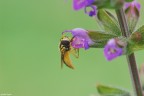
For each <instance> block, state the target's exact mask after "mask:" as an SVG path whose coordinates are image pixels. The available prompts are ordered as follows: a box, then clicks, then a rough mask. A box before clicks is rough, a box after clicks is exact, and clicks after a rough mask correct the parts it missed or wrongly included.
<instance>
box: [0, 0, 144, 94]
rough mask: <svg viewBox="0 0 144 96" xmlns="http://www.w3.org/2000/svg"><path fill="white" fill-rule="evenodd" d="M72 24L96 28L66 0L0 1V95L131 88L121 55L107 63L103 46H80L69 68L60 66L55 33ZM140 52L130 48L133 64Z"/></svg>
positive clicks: (143, 14) (142, 59)
mask: <svg viewBox="0 0 144 96" xmlns="http://www.w3.org/2000/svg"><path fill="white" fill-rule="evenodd" d="M139 1H140V2H141V4H142V5H143V4H144V1H143V0H139ZM143 8H144V7H143V6H142V8H141V9H142V10H141V18H140V21H139V24H138V26H140V25H141V24H143V23H144V21H143V20H144V19H143V18H144V12H143V11H144V10H143ZM76 27H80V28H84V29H91V30H100V28H99V26H98V24H97V23H96V21H95V20H94V19H93V18H90V17H88V16H87V15H85V14H84V12H83V10H80V11H74V10H73V9H72V0H0V94H11V95H12V96H94V95H96V94H97V90H96V85H97V84H106V85H113V86H120V87H122V88H125V89H127V90H129V91H131V90H132V86H131V80H130V75H129V70H128V65H127V63H126V58H125V56H121V57H119V58H117V59H115V60H113V61H111V62H108V61H106V59H105V58H104V56H103V49H90V50H87V51H85V50H83V49H81V50H80V58H79V59H76V58H73V57H72V60H73V63H74V66H75V70H71V69H69V68H67V67H66V66H64V68H63V69H61V68H60V53H59V50H58V44H59V40H60V38H61V32H62V31H64V30H66V29H73V28H76ZM143 52H144V51H138V52H136V53H135V54H136V59H137V63H138V67H139V66H140V65H141V64H142V63H144V56H143Z"/></svg>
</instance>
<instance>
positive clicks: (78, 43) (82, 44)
mask: <svg viewBox="0 0 144 96" xmlns="http://www.w3.org/2000/svg"><path fill="white" fill-rule="evenodd" d="M65 32H71V34H72V35H73V39H72V43H71V45H72V47H74V48H84V49H85V50H86V49H88V48H89V46H90V45H92V44H93V41H92V40H91V39H90V37H89V36H88V31H87V30H84V29H82V28H75V29H72V30H65V31H64V32H63V33H62V34H64V33H65Z"/></svg>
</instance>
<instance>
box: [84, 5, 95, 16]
mask: <svg viewBox="0 0 144 96" xmlns="http://www.w3.org/2000/svg"><path fill="white" fill-rule="evenodd" d="M89 7H91V10H90V11H87V7H85V13H86V14H88V15H89V16H90V17H93V16H96V15H97V7H96V6H93V5H91V6H89Z"/></svg>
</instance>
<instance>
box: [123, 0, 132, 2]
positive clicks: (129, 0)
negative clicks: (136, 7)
mask: <svg viewBox="0 0 144 96" xmlns="http://www.w3.org/2000/svg"><path fill="white" fill-rule="evenodd" d="M125 1H126V2H132V1H133V0H125Z"/></svg>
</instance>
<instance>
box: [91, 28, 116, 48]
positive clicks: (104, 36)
mask: <svg viewBox="0 0 144 96" xmlns="http://www.w3.org/2000/svg"><path fill="white" fill-rule="evenodd" d="M88 35H89V37H90V38H91V40H92V41H93V42H94V44H93V45H91V46H90V47H94V48H104V46H105V44H106V43H107V41H108V40H109V39H111V38H114V37H117V36H116V35H114V34H109V33H106V32H103V31H88Z"/></svg>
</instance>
